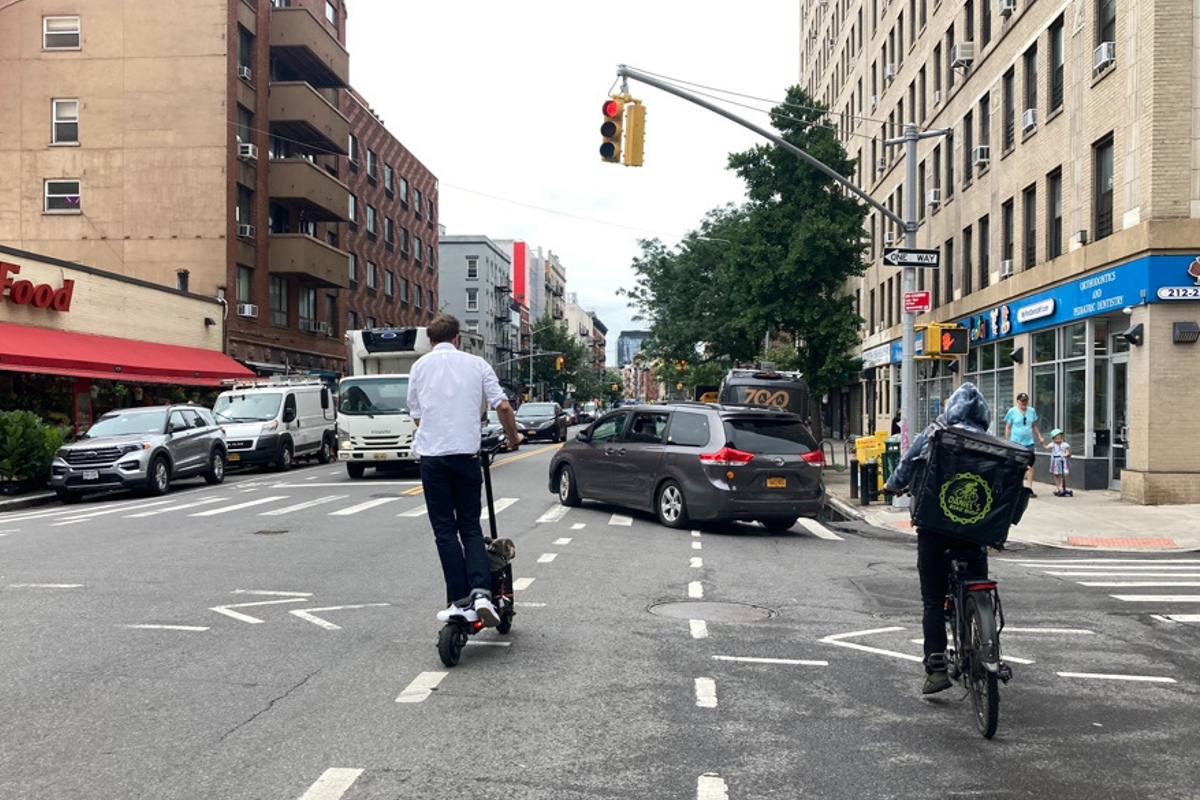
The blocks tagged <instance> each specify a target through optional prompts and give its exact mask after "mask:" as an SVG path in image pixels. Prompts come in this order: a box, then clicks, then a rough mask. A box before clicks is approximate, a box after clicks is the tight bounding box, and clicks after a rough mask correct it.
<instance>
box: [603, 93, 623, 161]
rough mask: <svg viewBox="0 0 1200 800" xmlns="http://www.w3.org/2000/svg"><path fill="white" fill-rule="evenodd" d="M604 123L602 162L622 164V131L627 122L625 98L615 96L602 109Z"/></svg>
mask: <svg viewBox="0 0 1200 800" xmlns="http://www.w3.org/2000/svg"><path fill="white" fill-rule="evenodd" d="M600 110H601V112H602V113H603V114H604V122H603V123H602V124H601V125H600V135H601V136H603V137H604V140H603V141H602V142H600V160H601V161H608V162H611V163H613V164H620V163H621V130H622V128H623V127H624V120H625V97H624V96H622V95H617V94H614V95H613V96H612V97H610V98H609V99H607V100H605V101H604V105H603V106H601V108H600Z"/></svg>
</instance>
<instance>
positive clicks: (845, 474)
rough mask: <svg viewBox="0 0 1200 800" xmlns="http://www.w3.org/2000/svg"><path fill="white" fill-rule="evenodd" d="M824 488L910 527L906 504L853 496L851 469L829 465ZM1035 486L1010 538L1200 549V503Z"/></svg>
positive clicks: (857, 512)
mask: <svg viewBox="0 0 1200 800" xmlns="http://www.w3.org/2000/svg"><path fill="white" fill-rule="evenodd" d="M838 455H839V456H840V455H841V454H840V453H839V454H838ZM840 460H841V459H840V458H839V462H840ZM825 488H826V490H827V491H828V493H829V502H830V505H832V506H833V507H834V508H835V509H837V510H838V511H839V512H840V513H841V514H842V515H843V516H845V517H847V518H848V519H852V520H857V521H860V522H865V523H867V524H869V525H874V526H876V527H879V528H884V529H888V530H893V531H894V530H903V531H909V532H912V526H911V525H910V524H909V517H908V509H907V508H892V507H890V506H889V505H888V504H887V502H885V501H883V500H878V501H876V500H873V501H871V504H870V505H866V506H864V505H860V503H861V499H860V498H854V499H851V498H850V472H849V470H846V469H843V470H840V471H839V470H838V469H836V468H833V467H826V469H825ZM1033 490H1034V492H1035V493H1036V494H1037V497H1035V498H1033V499H1031V500H1030V501H1029V508H1028V509H1027V510H1026V511H1025V516H1024V517H1022V519H1021V523H1020V524H1019V525H1014V526H1013V527H1012V529H1011V530H1010V531H1009V534H1008V538H1009V541H1015V542H1022V543H1024V544H1027V545H1037V546H1041V547H1060V548H1067V549H1074V550H1081V551H1100V552H1109V553H1111V552H1122V553H1139V554H1145V553H1164V552H1165V553H1182V552H1189V551H1193V550H1200V505H1175V506H1140V505H1134V504H1133V503H1126V502H1124V501H1122V500H1121V495H1120V492H1114V491H1090V492H1085V491H1082V490H1076V492H1075V496H1074V497H1055V496H1054V485H1053V484H1049V483H1034V485H1033Z"/></svg>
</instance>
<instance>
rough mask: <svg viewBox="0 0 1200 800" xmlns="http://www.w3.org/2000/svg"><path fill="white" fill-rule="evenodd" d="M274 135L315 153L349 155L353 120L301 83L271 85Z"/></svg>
mask: <svg viewBox="0 0 1200 800" xmlns="http://www.w3.org/2000/svg"><path fill="white" fill-rule="evenodd" d="M270 92H271V95H270V97H271V99H270V103H269V105H268V113H269V116H270V120H271V133H273V134H278V135H280V136H283V137H284V138H286V139H290V140H292V141H294V142H298V143H300V144H302V145H306V146H307V147H310V148H312V149H314V150H318V151H323V152H334V153H338V154H340V155H346V150H347V144H348V143H349V141H350V120H348V119H346V118H345V117H344V116H342V113H341V112H340V111H338V110H337V109H336V108H334V107H333V105H332V104H330V102H329V101H328V100H326V99H325V98H324V97H322V96H321V95H320V94H319V93H318V92H317V91H316V90H315V89H313V87H312V86H310V85H309V84H307V83H304V82H302V81H290V82H279V83H272V84H271V86H270Z"/></svg>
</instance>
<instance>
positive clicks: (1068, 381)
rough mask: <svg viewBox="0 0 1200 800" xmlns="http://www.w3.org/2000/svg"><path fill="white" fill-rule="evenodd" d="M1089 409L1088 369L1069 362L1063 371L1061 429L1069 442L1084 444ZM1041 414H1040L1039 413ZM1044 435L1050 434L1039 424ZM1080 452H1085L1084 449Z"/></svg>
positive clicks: (1077, 362)
mask: <svg viewBox="0 0 1200 800" xmlns="http://www.w3.org/2000/svg"><path fill="white" fill-rule="evenodd" d="M1086 407H1087V368H1086V367H1085V366H1084V362H1083V361H1068V362H1067V363H1066V364H1065V365H1064V369H1063V419H1062V423H1060V425H1059V426H1058V427H1061V428H1062V429H1063V431H1064V432H1065V433H1066V435H1067V441H1069V442H1071V441H1074V442H1080V443H1082V442H1083V433H1084V429H1085V428H1086V427H1087V421H1086V418H1085V417H1084V409H1085V408H1086ZM1039 413H1040V412H1039ZM1038 427H1039V428H1040V429H1041V431H1042V435H1043V436H1044V435H1046V434H1047V433H1049V431H1050V430H1052V429H1051V428H1046V427H1045V426H1043V425H1041V424H1040V423H1039V425H1038ZM1079 450H1081V451H1082V450H1083V448H1082V447H1080V448H1079Z"/></svg>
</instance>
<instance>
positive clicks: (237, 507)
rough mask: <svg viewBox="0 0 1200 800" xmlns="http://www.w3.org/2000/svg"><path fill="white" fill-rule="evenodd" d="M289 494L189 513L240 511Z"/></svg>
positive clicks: (206, 513)
mask: <svg viewBox="0 0 1200 800" xmlns="http://www.w3.org/2000/svg"><path fill="white" fill-rule="evenodd" d="M287 499H288V496H287V495H286V494H285V495H280V496H276V497H260V498H258V499H257V500H248V501H246V502H245V503H237V504H236V505H232V506H226V507H225V508H214V509H212V510H211V511H200V512H197V513H195V514H188V516H189V517H215V516H216V515H217V514H228V513H229V512H230V511H240V510H242V509H243V508H250V507H251V506H261V505H262V504H263V503H274V502H275V501H276V500H287Z"/></svg>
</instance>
